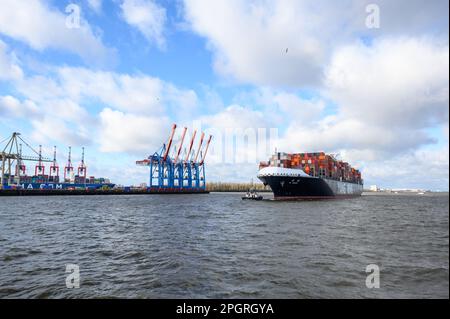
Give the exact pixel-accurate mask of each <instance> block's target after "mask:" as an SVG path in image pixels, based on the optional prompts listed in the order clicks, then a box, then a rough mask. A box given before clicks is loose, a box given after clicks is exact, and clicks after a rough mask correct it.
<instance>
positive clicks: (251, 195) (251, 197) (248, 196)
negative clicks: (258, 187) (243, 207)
mask: <svg viewBox="0 0 450 319" xmlns="http://www.w3.org/2000/svg"><path fill="white" fill-rule="evenodd" d="M242 199H249V200H262V199H263V197H262V196H261V195H258V193H257V192H255V191H254V190H248V191H247V193H246V194H245V196H242Z"/></svg>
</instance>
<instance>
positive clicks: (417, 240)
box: [0, 193, 449, 298]
mask: <svg viewBox="0 0 450 319" xmlns="http://www.w3.org/2000/svg"><path fill="white" fill-rule="evenodd" d="M240 196H241V194H237V193H235V194H233V193H212V194H209V195H129V196H128V195H123V196H48V197H3V198H1V197H0V205H1V206H0V297H1V298H113V297H114V298H449V268H448V266H449V237H448V233H449V197H448V194H434V195H409V196H406V195H377V196H362V197H360V198H355V199H349V200H328V201H306V202H275V201H242V200H241V199H240ZM267 196H269V195H265V197H267ZM67 264H75V265H77V266H78V267H79V275H80V277H79V278H80V282H79V283H80V287H79V288H73V289H69V288H67V287H66V277H67V276H68V275H69V273H66V265H67ZM369 264H375V265H377V266H378V267H379V270H380V273H379V282H380V288H372V289H369V288H367V287H366V277H367V275H369V274H368V273H366V266H367V265H369Z"/></svg>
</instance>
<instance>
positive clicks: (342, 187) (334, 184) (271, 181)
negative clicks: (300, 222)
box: [258, 176, 362, 199]
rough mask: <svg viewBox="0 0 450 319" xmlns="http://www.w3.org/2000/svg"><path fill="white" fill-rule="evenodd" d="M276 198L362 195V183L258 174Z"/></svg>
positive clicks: (323, 197)
mask: <svg viewBox="0 0 450 319" xmlns="http://www.w3.org/2000/svg"><path fill="white" fill-rule="evenodd" d="M258 178H259V179H260V180H261V181H262V182H263V183H264V184H265V185H269V187H270V188H271V189H272V191H273V194H274V198H275V199H332V198H348V197H355V196H360V195H361V193H362V185H361V184H355V183H349V182H341V181H336V180H327V179H323V178H317V177H302V176H295V177H291V176H258Z"/></svg>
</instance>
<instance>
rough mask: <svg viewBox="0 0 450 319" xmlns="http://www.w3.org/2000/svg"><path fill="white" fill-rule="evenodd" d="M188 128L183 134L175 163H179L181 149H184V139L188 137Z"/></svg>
mask: <svg viewBox="0 0 450 319" xmlns="http://www.w3.org/2000/svg"><path fill="white" fill-rule="evenodd" d="M186 131H187V127H185V128H184V129H183V133H182V134H181V141H180V147H179V148H178V152H177V155H176V156H175V160H174V163H176V162H177V161H178V157H179V156H180V153H181V149H182V148H183V142H184V137H185V136H186Z"/></svg>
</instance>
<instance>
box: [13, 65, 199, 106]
mask: <svg viewBox="0 0 450 319" xmlns="http://www.w3.org/2000/svg"><path fill="white" fill-rule="evenodd" d="M16 86H17V89H18V90H19V92H20V93H22V94H24V95H26V96H27V97H29V98H30V99H33V100H36V101H48V100H54V99H62V100H65V99H71V100H73V101H76V102H77V103H81V104H83V103H84V102H89V103H90V104H92V102H97V103H98V102H100V103H102V104H106V105H107V106H108V107H112V108H115V109H119V110H122V111H126V112H133V113H139V114H165V113H167V112H168V111H177V112H178V113H180V115H181V114H189V113H191V112H193V111H194V110H195V109H196V107H197V106H198V98H197V95H196V93H195V91H193V90H185V89H181V88H178V87H177V86H175V85H173V84H171V83H169V82H165V81H162V80H160V79H159V78H155V77H151V76H148V75H142V74H138V75H129V74H122V73H115V72H106V71H92V70H90V69H87V68H81V67H79V68H78V67H61V68H56V69H55V70H54V72H52V74H50V75H49V76H42V75H37V76H33V77H30V78H26V79H24V80H22V81H18V82H17V84H16ZM43 88H45V89H43Z"/></svg>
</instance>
